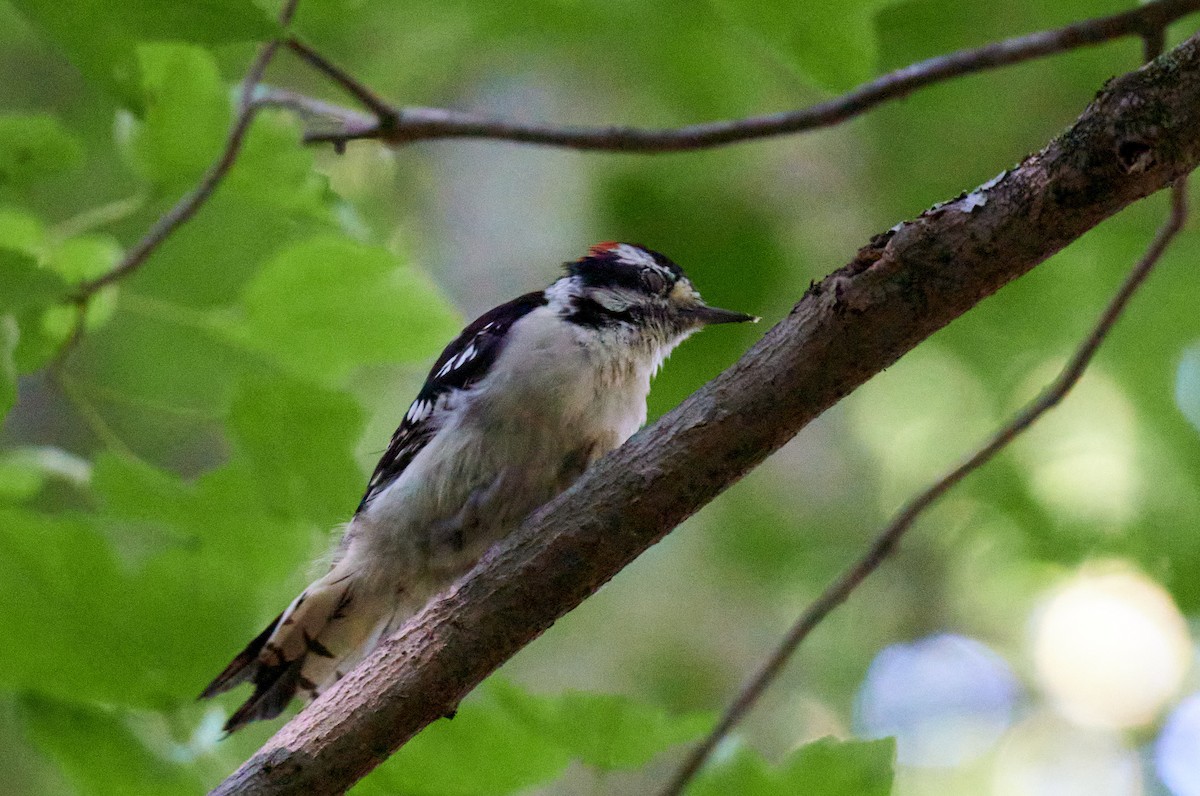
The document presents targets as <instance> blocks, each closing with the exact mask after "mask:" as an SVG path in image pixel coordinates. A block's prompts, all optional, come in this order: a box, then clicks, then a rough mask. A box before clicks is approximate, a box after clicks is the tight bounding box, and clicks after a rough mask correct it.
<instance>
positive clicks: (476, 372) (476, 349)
mask: <svg viewBox="0 0 1200 796" xmlns="http://www.w3.org/2000/svg"><path fill="white" fill-rule="evenodd" d="M545 304H546V295H545V293H543V292H542V291H538V292H536V293H526V294H525V295H524V296H520V297H518V298H515V299H513V300H512V301H509V302H507V303H505V304H501V305H500V306H498V307H495V308H493V309H491V310H488V311H487V312H486V313H484V314H483V315H481V316H479V317H478V318H476V319H475V320H474V321H473V322H471V324H470V325H469V326H467V328H466V329H463V331H462V334H460V335H459V336H458V337H457V338H456V339H455V340H454V342H452V343H450V345H448V346H446V349H445V350H444V351H442V355H441V356H440V357H438V359H437V362H435V363H433V367H432V368H431V369H430V370H429V377H428V378H427V379H426V380H425V386H423V387H422V388H421V391H420V392H419V393H418V394H417V398H416V400H415V401H413V402H412V405H410V406H409V408H408V412H407V413H406V414H405V416H404V420H403V421H401V423H400V427H399V428H397V429H396V433H395V434H393V435H392V440H391V442H390V443H389V444H388V448H387V450H386V451H384V454H383V457H382V458H381V459H380V460H379V464H377V465H376V466H375V472H374V473H372V475H371V480H370V481H369V482H368V483H367V491H366V494H364V495H363V498H362V501H361V502H360V503H359V504H358V509H357V511H362V510H363V509H364V508H366V506H367V504H368V503H370V502H371V499H372V498H373V497H375V495H377V494H378V493H379V492H381V491H382V490H383V489H385V488H386V487H387V486H388V485H389V484H391V483H392V482H393V481H394V480H396V478H397V477H398V476H399V475H400V474H401V473H402V472H404V468H406V467H408V465H409V462H411V461H412V460H413V459H414V458H415V457H416V455H417V454H418V453H420V452H421V449H422V448H424V447H425V445H426V444H428V442H429V440H431V439H433V435H434V434H435V433H437V430H438V418H437V412H436V411H435V410H436V409H437V408H438V407H439V403H440V402H442V401H443V397H444V396H445V395H446V394H448V393H451V392H453V391H455V390H466V389H470V388H471V387H472V386H473V385H474V384H476V383H478V382H479V381H480V380H481V379H482V378H483V377H484V376H486V375H487V373H488V370H489V369H490V368H491V367H492V365H493V364H494V363H495V361H496V359H497V358H498V357H499V356H500V352H501V351H502V350H503V349H504V342H505V340H506V339H507V334H508V330H509V328H510V327H512V325H513V324H514V323H516V322H517V321H518V320H520V319H521V318H523V317H525V316H526V315H528V314H529V313H530V312H532V311H533V310H535V309H537V308H538V307H541V306H544V305H545ZM356 513H357V512H356Z"/></svg>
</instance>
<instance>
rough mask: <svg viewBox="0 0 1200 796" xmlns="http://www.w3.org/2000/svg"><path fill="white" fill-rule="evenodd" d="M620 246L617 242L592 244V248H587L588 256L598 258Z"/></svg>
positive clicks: (609, 241) (608, 241)
mask: <svg viewBox="0 0 1200 796" xmlns="http://www.w3.org/2000/svg"><path fill="white" fill-rule="evenodd" d="M620 245H621V242H620V241H617V240H606V241H601V242H600V243H596V244H593V245H592V246H589V247H588V254H591V255H593V256H596V257H598V256H600V255H602V254H607V253H608V252H610V251H612V250H613V249H615V248H617V247H618V246H620Z"/></svg>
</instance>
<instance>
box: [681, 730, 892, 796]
mask: <svg viewBox="0 0 1200 796" xmlns="http://www.w3.org/2000/svg"><path fill="white" fill-rule="evenodd" d="M895 755H896V744H895V742H894V741H892V740H891V739H887V740H882V741H837V740H834V739H833V738H822V739H821V740H819V741H814V742H812V743H809V744H805V745H804V746H801V747H800V748H799V749H797V750H796V751H795V752H793V753H792V754H791V755H789V756H788V758H787V759H785V760H784V761H783V763H782V764H781V765H780V766H779V767H778V768H776V769H772V768H771V767H770V766H768V765H767V763H766V761H764V760H763V759H762V757H760V756H759V755H758V754H757V753H755V752H753V751H751V750H749V749H747V748H745V747H738V748H736V749H735V750H733V751H732V752H731V753H728V754H726V755H725V756H723V757H721V756H718V759H716V760H714V761H713V762H711V763H710V764H709V765H708V766H707V767H706V768H705V769H704V770H703V771H702V772H701V774H700V775H699V776H698V777H697V778H696V779H695V780H694V781H693V782H692V784H691V785H690V786H689V787H688V789H687V791H686V792H687V794H688V796H723V795H724V794H729V793H737V794H739V796H740V795H741V794H745V795H746V796H793V795H794V794H797V793H803V794H805V796H888V794H890V793H891V792H892V777H893V774H892V764H893V761H894V759H895Z"/></svg>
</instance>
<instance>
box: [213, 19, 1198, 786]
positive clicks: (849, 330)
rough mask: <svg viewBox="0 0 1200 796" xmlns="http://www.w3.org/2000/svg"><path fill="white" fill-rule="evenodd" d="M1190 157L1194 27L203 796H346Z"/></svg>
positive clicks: (864, 267)
mask: <svg viewBox="0 0 1200 796" xmlns="http://www.w3.org/2000/svg"><path fill="white" fill-rule="evenodd" d="M1131 141H1132V142H1137V146H1136V147H1135V149H1136V150H1137V151H1136V152H1135V153H1134V154H1139V156H1138V157H1137V158H1135V159H1134V162H1133V163H1130V162H1129V160H1130V158H1129V157H1126V156H1124V155H1128V154H1129V152H1128V151H1127V150H1128V149H1129V148H1128V146H1126V145H1127V144H1128V143H1129V142H1131ZM1142 144H1148V145H1149V147H1150V152H1149V153H1148V154H1146V153H1144V152H1143V151H1142V148H1141V145H1142ZM1123 153H1124V155H1123ZM1198 165H1200V34H1196V35H1194V36H1192V37H1190V38H1189V39H1187V40H1186V41H1185V42H1183V43H1181V44H1180V45H1178V46H1177V47H1175V48H1174V49H1173V50H1172V52H1171V55H1170V56H1169V57H1164V58H1160V59H1158V60H1156V61H1155V62H1154V63H1153V64H1151V65H1149V66H1148V67H1146V68H1144V69H1138V70H1136V71H1133V72H1129V73H1127V74H1124V75H1121V76H1119V77H1116V78H1114V79H1113V80H1111V81H1109V82H1108V83H1107V84H1106V85H1105V86H1104V87H1103V88H1102V89H1101V90H1100V91H1099V93H1098V94H1097V95H1096V98H1095V100H1094V101H1093V102H1092V103H1091V104H1090V106H1089V107H1088V108H1087V109H1086V110H1084V111H1083V113H1082V114H1081V115H1080V116H1079V118H1078V119H1077V120H1076V122H1075V123H1074V124H1073V125H1072V126H1071V127H1070V129H1068V130H1067V131H1065V132H1064V133H1063V134H1062V135H1061V136H1060V137H1058V138H1057V139H1055V140H1054V141H1052V142H1050V143H1049V144H1047V145H1046V146H1045V147H1044V148H1042V149H1041V150H1040V151H1039V152H1037V153H1036V154H1033V155H1031V156H1029V157H1027V158H1025V159H1023V160H1022V162H1021V163H1020V164H1018V165H1017V166H1016V167H1014V168H1013V169H1012V170H1010V171H1008V172H1006V173H1005V174H1004V175H1003V176H1002V177H1001V178H1000V179H999V180H994V181H991V182H989V184H988V185H987V186H986V187H985V188H983V189H981V190H980V191H979V192H976V193H973V194H972V195H971V196H970V197H966V196H964V197H961V198H960V199H959V200H957V201H953V200H952V201H950V202H947V203H943V204H942V205H940V206H938V207H937V208H936V209H932V210H930V211H928V212H926V213H923V214H922V215H921V216H920V217H919V218H916V219H913V220H911V221H908V222H905V223H903V224H900V225H897V227H895V228H893V229H892V230H890V231H889V232H888V233H885V234H882V235H877V236H875V237H874V238H873V239H872V240H871V242H870V243H868V244H867V245H866V246H864V247H863V248H862V249H860V250H859V252H858V253H857V254H856V255H855V257H854V259H853V260H852V261H851V262H849V263H847V264H846V265H845V266H843V267H842V268H840V269H838V270H837V271H835V272H834V273H832V274H830V275H829V276H828V277H826V278H825V279H824V280H822V281H821V282H820V283H817V284H814V285H813V286H812V287H811V289H810V290H809V291H808V292H807V293H806V294H805V296H804V297H803V298H802V299H801V300H800V301H799V302H798V303H797V304H796V306H795V307H793V308H792V311H791V312H789V313H787V314H786V315H785V316H784V317H783V318H782V319H781V320H780V322H779V323H778V324H777V325H776V326H775V327H773V328H772V329H770V330H768V331H767V333H766V334H765V335H764V336H763V338H762V339H761V340H759V341H758V342H757V343H756V344H755V345H754V346H753V347H751V349H750V350H749V351H747V352H746V353H745V354H744V355H743V356H742V357H741V358H740V359H739V360H738V362H737V363H736V364H734V365H733V366H732V367H730V368H729V369H728V370H726V371H725V372H724V373H722V374H721V375H719V376H718V377H717V378H716V379H714V380H713V381H711V382H709V383H708V384H707V385H705V386H704V387H702V388H701V389H700V390H698V391H697V392H696V393H695V394H693V395H691V396H689V397H688V398H687V399H686V400H684V401H683V402H682V403H681V404H680V405H679V406H677V407H676V408H675V409H673V410H672V411H670V412H668V413H667V414H665V415H664V416H663V417H662V418H660V419H659V420H658V421H657V422H656V423H655V424H654V425H653V426H651V427H650V428H648V429H645V430H643V431H642V432H640V433H638V434H635V435H634V436H633V437H632V438H631V439H630V440H629V441H627V442H626V443H625V444H624V445H622V446H621V447H620V448H619V449H617V450H616V451H613V452H612V453H611V454H609V455H608V456H606V457H604V458H602V459H601V460H600V461H598V462H596V463H595V464H594V465H592V466H591V467H589V468H588V470H587V472H585V473H584V474H583V475H582V476H580V478H579V480H577V481H576V482H575V483H574V484H573V485H572V486H571V488H570V489H568V490H567V491H566V492H564V493H563V494H562V495H560V496H558V497H557V498H555V499H554V500H552V501H550V502H549V503H548V504H546V505H545V506H543V507H542V508H540V509H539V510H538V511H535V512H534V513H533V514H532V515H530V516H529V517H528V518H526V519H525V520H524V521H523V522H522V524H521V527H520V528H519V529H517V530H516V531H514V532H513V534H512V535H510V536H509V537H507V538H506V539H504V540H503V541H501V542H499V543H497V544H496V545H495V546H494V547H492V548H491V549H490V550H489V552H488V553H487V554H486V555H484V556H483V558H482V560H481V561H480V562H479V563H478V564H477V565H476V566H475V567H474V568H473V569H472V570H471V572H470V573H468V574H467V575H465V576H464V577H463V578H462V579H460V580H458V581H457V582H456V583H455V585H454V586H453V587H452V588H450V589H447V590H446V591H444V592H442V593H441V594H439V595H437V596H435V597H434V598H432V600H431V601H430V602H429V603H428V604H426V605H425V607H424V608H422V609H421V611H420V612H418V613H417V614H416V615H415V616H413V617H412V618H411V619H410V620H409V621H408V622H407V623H405V625H404V626H403V627H402V628H401V629H400V630H398V631H397V632H396V633H395V634H394V635H392V636H391V637H389V638H387V639H385V640H384V641H383V642H382V643H381V645H380V648H379V649H378V650H377V651H376V652H375V653H373V654H372V655H371V656H370V657H369V658H368V659H367V660H365V661H363V662H362V663H361V664H359V666H357V667H355V668H354V669H352V670H351V671H350V672H347V673H346V676H345V677H344V678H343V679H342V680H341V681H340V682H339V683H338V685H336V686H335V687H334V688H332V689H331V690H329V691H327V692H325V693H324V694H323V695H322V696H321V698H320V699H318V700H316V701H315V702H314V703H313V704H311V705H309V706H308V707H307V708H306V709H305V710H303V711H302V712H301V713H300V714H299V715H298V716H296V717H295V718H293V719H292V721H290V722H289V723H288V724H287V725H286V726H284V727H283V728H282V729H280V730H279V732H277V733H276V734H275V736H274V737H272V739H271V740H269V741H268V742H267V743H266V744H264V745H263V747H262V748H261V749H259V751H258V752H256V753H255V755H254V756H253V757H252V758H250V759H249V760H247V761H246V762H245V763H244V764H243V765H242V766H241V767H240V768H239V769H238V770H237V771H236V772H234V773H233V774H231V775H230V776H229V777H228V778H227V779H226V780H225V781H224V782H223V783H221V784H220V785H219V786H218V787H217V788H216V789H215V790H214V791H213V796H234V795H235V794H236V796H285V795H287V796H291V795H292V794H305V795H306V796H319V795H320V794H340V793H344V792H346V791H347V790H349V789H350V788H351V786H352V785H353V784H354V783H355V782H356V781H358V780H359V779H361V778H362V777H363V776H365V775H366V774H367V772H369V771H371V770H372V769H373V768H375V767H376V766H378V765H379V764H380V763H381V762H382V761H383V760H384V759H386V757H387V756H388V754H389V753H390V752H392V751H394V750H395V749H397V748H399V747H401V746H403V745H404V744H405V743H407V742H408V741H409V740H411V739H412V738H413V737H414V736H415V735H416V734H417V733H418V732H420V731H421V730H422V729H423V728H424V727H426V726H428V725H429V724H430V723H432V722H434V721H437V720H438V719H440V718H441V717H443V716H445V715H446V714H447V713H450V712H452V711H453V710H454V709H455V708H456V707H457V706H458V705H459V704H460V703H461V701H462V700H463V698H464V697H466V695H467V694H468V693H470V692H471V690H473V689H474V688H475V687H476V686H478V685H479V683H481V682H482V681H483V680H484V679H485V678H486V677H487V676H488V675H489V674H491V673H492V672H494V671H495V670H496V669H497V668H499V667H500V666H501V665H503V663H504V662H505V661H507V660H509V659H511V658H512V657H513V656H514V655H516V654H517V652H518V651H520V650H521V649H522V648H524V647H525V646H527V645H528V644H530V643H531V642H532V641H533V640H534V639H536V638H537V637H538V636H539V635H541V634H542V633H544V632H545V631H546V630H547V629H548V628H550V627H551V626H552V625H553V624H554V623H555V622H556V621H557V620H559V619H560V618H561V617H562V616H564V615H565V614H566V613H567V612H569V611H570V610H572V609H573V608H575V607H576V606H578V605H579V604H580V603H581V602H582V601H583V600H585V599H587V597H588V596H590V595H591V594H593V593H595V592H596V591H597V590H598V589H600V588H601V587H602V586H603V584H604V583H606V582H608V581H609V580H611V579H612V578H613V577H614V576H615V575H616V574H617V573H618V572H620V571H621V569H622V568H624V567H626V566H628V565H629V564H630V563H631V562H632V561H634V560H635V559H636V558H637V557H638V556H639V555H641V554H642V553H644V552H645V551H646V550H648V549H649V548H650V547H651V546H652V545H654V544H656V543H657V542H659V541H661V540H662V539H663V538H664V537H665V536H666V535H667V534H668V533H669V532H670V531H671V529H672V528H674V527H676V526H677V525H678V524H679V523H680V522H682V521H683V520H684V519H685V518H687V517H689V516H691V515H692V514H694V513H695V512H696V511H697V510H698V509H699V508H701V507H702V506H704V505H705V504H707V503H708V502H709V501H711V500H712V499H713V498H714V497H715V496H716V495H717V494H719V493H720V492H721V491H722V490H723V489H725V488H727V487H728V486H730V485H731V484H733V483H734V482H736V481H737V480H738V479H739V478H740V477H742V476H744V475H745V474H746V473H747V472H749V471H750V470H751V469H752V468H754V467H755V466H757V465H758V464H760V463H761V462H762V461H763V460H764V459H765V458H766V457H767V456H769V455H770V454H771V453H772V452H774V451H776V450H778V449H779V447H780V446H782V445H783V444H785V443H786V442H787V441H788V440H790V439H791V438H793V437H794V436H795V434H796V433H797V432H798V431H799V430H801V429H802V428H804V427H805V426H807V425H808V424H809V423H811V422H812V421H813V420H814V419H815V418H816V417H818V416H819V415H820V414H821V413H822V412H824V411H826V410H827V409H828V408H829V407H831V406H833V405H834V404H836V403H837V402H838V401H839V400H841V399H842V398H844V397H845V396H846V395H848V394H850V393H851V392H853V391H854V390H855V389H856V388H857V387H858V386H860V385H862V384H863V383H864V382H866V381H867V380H868V379H869V378H871V377H872V376H873V375H874V374H876V373H878V372H880V371H881V370H883V369H884V368H886V367H888V366H890V365H891V364H892V363H894V362H895V361H896V360H897V359H899V358H900V357H901V356H903V355H904V354H905V353H906V352H908V351H910V350H912V349H913V348H914V347H915V346H916V345H918V344H919V343H920V342H921V341H922V340H924V339H927V338H928V337H929V336H930V335H932V334H934V333H935V332H937V331H938V330H939V329H942V328H944V327H945V326H946V324H948V323H950V322H952V321H953V320H954V319H955V318H958V317H960V316H962V315H963V314H964V313H967V312H969V311H970V310H971V308H972V307H974V306H976V305H977V304H978V302H980V301H981V300H983V299H984V298H985V297H987V296H989V295H991V294H993V293H994V292H995V291H997V290H999V289H1000V288H1001V287H1003V286H1004V285H1006V284H1008V283H1009V282H1011V281H1012V280H1014V279H1016V278H1018V277H1020V276H1021V275H1023V274H1026V273H1028V272H1029V271H1030V270H1032V269H1033V268H1035V267H1037V266H1038V265H1039V264H1040V263H1042V262H1044V261H1045V260H1046V259H1047V258H1048V257H1050V256H1051V255H1052V254H1054V253H1055V252H1057V251H1060V250H1061V249H1063V248H1064V247H1065V246H1067V245H1068V244H1069V243H1070V242H1071V241H1073V240H1076V239H1077V238H1079V237H1080V236H1081V235H1083V234H1084V233H1085V232H1086V231H1087V230H1089V229H1091V228H1092V227H1094V226H1095V225H1096V224H1099V223H1100V222H1101V221H1103V220H1104V219H1106V218H1109V217H1111V216H1113V215H1114V214H1116V213H1117V212H1119V211H1120V210H1121V209H1122V208H1124V207H1126V206H1128V205H1129V204H1130V203H1132V202H1134V201H1137V200H1139V199H1141V198H1143V197H1145V196H1148V195H1150V194H1151V193H1154V192H1156V191H1158V190H1161V189H1162V188H1165V187H1169V186H1170V185H1171V184H1172V183H1174V182H1175V181H1176V180H1178V179H1179V178H1180V177H1181V176H1183V175H1185V174H1188V173H1189V172H1191V171H1192V170H1194V169H1195V168H1197V166H1198ZM982 199H986V201H981V200H982ZM1030 208H1034V211H1030Z"/></svg>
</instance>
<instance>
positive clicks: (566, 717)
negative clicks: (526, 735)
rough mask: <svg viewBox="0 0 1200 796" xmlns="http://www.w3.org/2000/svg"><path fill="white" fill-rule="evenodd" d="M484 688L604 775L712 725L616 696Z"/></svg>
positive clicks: (703, 716) (702, 716) (497, 685)
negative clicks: (528, 692)
mask: <svg viewBox="0 0 1200 796" xmlns="http://www.w3.org/2000/svg"><path fill="white" fill-rule="evenodd" d="M487 688H488V689H489V690H490V692H491V693H492V695H493V696H494V698H495V699H497V700H498V701H500V702H502V703H503V704H505V705H506V706H507V707H508V709H509V710H511V711H512V712H513V714H514V715H519V716H521V717H523V718H524V719H525V720H526V721H528V722H530V723H531V724H532V725H533V726H536V727H539V728H540V729H541V731H542V732H544V733H545V734H546V737H547V738H550V739H552V740H554V742H555V743H557V744H559V745H560V746H561V747H562V748H563V749H564V750H565V751H567V752H568V753H570V755H571V756H572V757H574V758H575V759H577V760H580V761H582V762H584V763H587V764H588V765H590V766H595V767H596V768H599V769H601V770H605V771H607V770H613V769H622V768H638V767H640V766H643V765H645V764H646V763H648V762H650V761H651V760H652V759H654V757H656V756H657V755H659V754H660V753H661V752H663V751H664V750H666V749H668V748H670V747H672V746H675V745H676V744H680V743H684V742H686V741H692V740H695V739H696V738H699V737H700V736H701V735H703V734H704V733H705V732H706V731H707V730H708V729H709V728H710V727H711V726H712V724H713V721H714V718H713V716H712V715H710V714H707V713H692V714H687V715H684V716H672V715H670V714H668V713H667V712H666V711H664V710H662V709H661V708H659V707H656V706H652V705H646V704H643V703H640V702H636V701H634V700H632V699H630V698H628V697H624V696H619V695H616V694H589V693H584V692H581V691H569V692H567V693H565V694H561V695H558V696H549V697H541V696H532V695H530V694H527V693H525V692H524V691H522V690H520V689H518V688H517V687H516V686H513V685H511V684H508V683H504V682H503V681H499V680H495V681H489V683H488V686H487Z"/></svg>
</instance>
